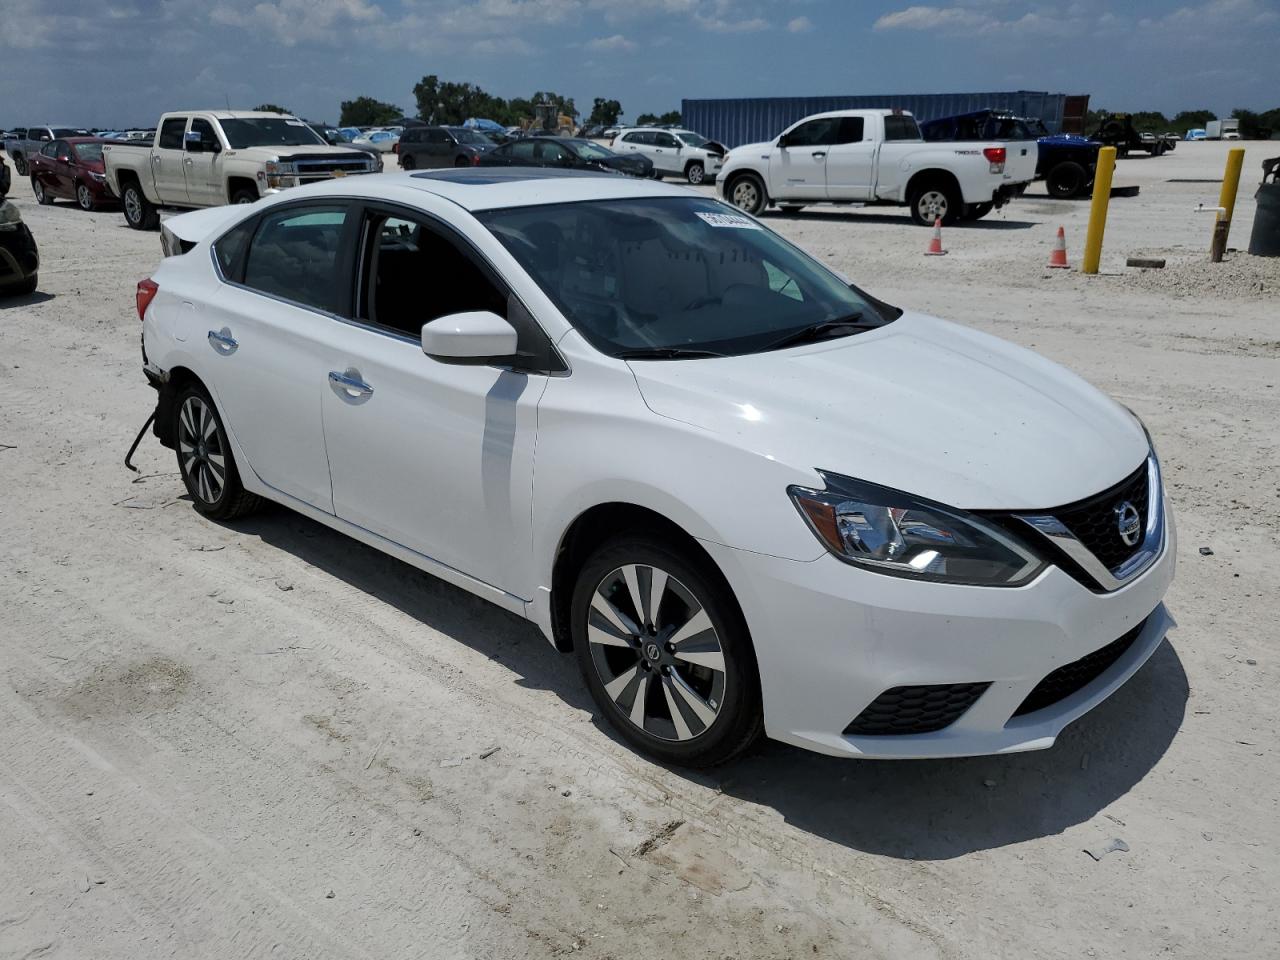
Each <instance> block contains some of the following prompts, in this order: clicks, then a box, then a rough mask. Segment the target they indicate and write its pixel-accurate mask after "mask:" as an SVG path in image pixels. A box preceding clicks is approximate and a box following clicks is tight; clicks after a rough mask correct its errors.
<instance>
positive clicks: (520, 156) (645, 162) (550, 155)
mask: <svg viewBox="0 0 1280 960" xmlns="http://www.w3.org/2000/svg"><path fill="white" fill-rule="evenodd" d="M480 166H482V167H558V168H559V169H561V170H605V171H608V172H610V173H629V174H631V176H633V177H651V176H653V161H651V160H650V159H649V158H648V157H642V156H640V155H639V154H633V155H630V156H621V155H620V154H616V153H614V152H613V151H612V150H607V149H605V148H604V147H602V146H600V144H598V143H592V142H591V141H590V140H580V139H578V138H576V137H530V138H528V139H526V140H516V141H515V142H514V143H504V144H503V145H502V146H500V147H498V148H497V149H495V150H490V151H489V152H488V153H486V154H484V156H482V157H481V158H480Z"/></svg>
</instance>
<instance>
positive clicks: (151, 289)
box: [138, 277, 160, 320]
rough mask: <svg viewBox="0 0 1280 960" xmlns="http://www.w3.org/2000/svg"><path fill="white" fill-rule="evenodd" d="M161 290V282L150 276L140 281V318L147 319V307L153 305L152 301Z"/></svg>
mask: <svg viewBox="0 0 1280 960" xmlns="http://www.w3.org/2000/svg"><path fill="white" fill-rule="evenodd" d="M159 292H160V284H158V283H156V282H155V281H154V280H152V279H151V278H150V277H147V279H145V280H139V281H138V319H139V320H142V319H145V317H146V314H147V307H149V306H151V301H152V300H154V299H155V298H156V294H157V293H159Z"/></svg>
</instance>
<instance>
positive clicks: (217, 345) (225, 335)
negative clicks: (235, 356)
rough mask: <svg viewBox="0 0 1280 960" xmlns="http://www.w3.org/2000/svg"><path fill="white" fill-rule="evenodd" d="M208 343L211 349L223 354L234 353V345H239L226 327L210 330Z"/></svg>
mask: <svg viewBox="0 0 1280 960" xmlns="http://www.w3.org/2000/svg"><path fill="white" fill-rule="evenodd" d="M209 343H210V344H211V345H212V346H213V349H215V350H217V351H218V352H219V353H223V354H226V353H234V352H235V349H236V347H238V346H240V344H239V343H238V342H237V341H236V339H235V337H233V336H231V331H230V330H228V329H227V328H226V327H223V328H222V329H221V330H210V331H209Z"/></svg>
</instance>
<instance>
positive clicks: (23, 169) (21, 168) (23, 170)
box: [13, 156, 27, 177]
mask: <svg viewBox="0 0 1280 960" xmlns="http://www.w3.org/2000/svg"><path fill="white" fill-rule="evenodd" d="M13 169H14V170H16V171H17V172H18V176H20V177H25V176H26V175H27V161H26V160H25V159H24V158H23V157H21V156H17V157H14V158H13Z"/></svg>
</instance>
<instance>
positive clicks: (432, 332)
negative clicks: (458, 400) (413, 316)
mask: <svg viewBox="0 0 1280 960" xmlns="http://www.w3.org/2000/svg"><path fill="white" fill-rule="evenodd" d="M518 340H519V337H518V336H517V334H516V331H515V328H514V327H513V326H511V324H509V323H507V321H506V320H504V319H503V318H502V317H500V316H498V315H497V314H496V313H490V312H489V311H488V310H471V311H468V312H466V313H451V314H449V315H448V316H444V317H438V318H436V319H435V320H432V321H431V322H430V323H426V324H423V327H422V352H423V353H425V354H426V355H427V356H428V357H430V358H431V359H432V360H438V361H439V362H440V363H453V364H462V365H469V366H481V367H487V366H494V365H496V364H502V363H508V362H510V361H511V360H512V359H514V358H515V355H516V345H517V342H518Z"/></svg>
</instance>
